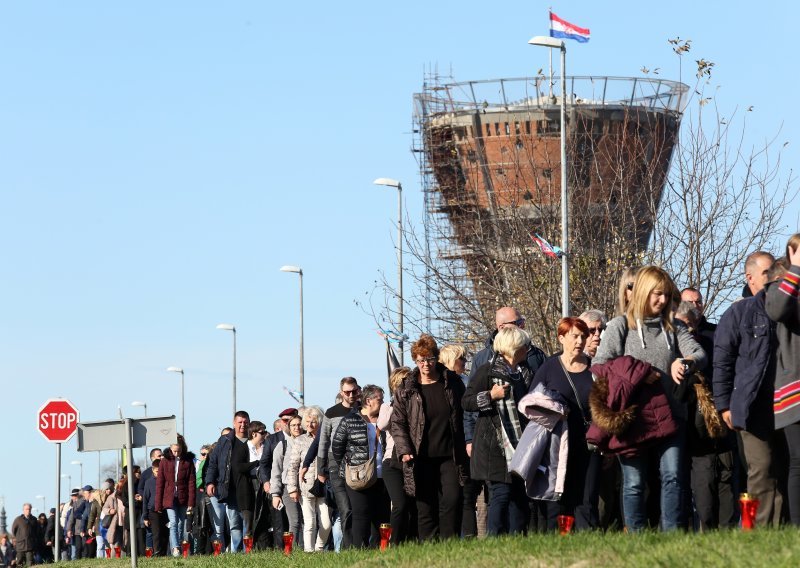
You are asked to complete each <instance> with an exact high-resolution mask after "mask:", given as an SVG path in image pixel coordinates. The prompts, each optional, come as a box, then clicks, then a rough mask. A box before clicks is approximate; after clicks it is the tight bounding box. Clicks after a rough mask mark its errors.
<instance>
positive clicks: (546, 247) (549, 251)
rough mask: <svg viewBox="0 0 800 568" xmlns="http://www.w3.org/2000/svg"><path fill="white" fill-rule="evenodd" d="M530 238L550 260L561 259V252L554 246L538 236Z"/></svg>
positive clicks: (562, 252)
mask: <svg viewBox="0 0 800 568" xmlns="http://www.w3.org/2000/svg"><path fill="white" fill-rule="evenodd" d="M531 238H532V239H533V242H535V243H536V244H537V245H539V248H540V249H542V252H543V253H544V254H545V256H549V257H550V258H561V257H562V256H564V251H563V250H561V249H560V248H558V247H557V246H555V245H551V244H550V243H548V242H547V241H546V240H544V239H543V238H542V237H541V236H539V235H538V234H536V235H531Z"/></svg>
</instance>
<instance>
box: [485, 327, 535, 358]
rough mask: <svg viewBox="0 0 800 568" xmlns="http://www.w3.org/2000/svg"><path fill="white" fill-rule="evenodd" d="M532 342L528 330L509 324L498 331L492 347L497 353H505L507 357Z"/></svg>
mask: <svg viewBox="0 0 800 568" xmlns="http://www.w3.org/2000/svg"><path fill="white" fill-rule="evenodd" d="M530 342H531V337H530V336H529V335H528V332H526V331H525V330H524V329H520V328H518V327H516V326H509V327H506V328H503V329H501V330H500V331H498V332H497V336H496V337H495V338H494V343H492V348H493V349H494V352H495V353H499V354H500V355H505V356H506V357H513V356H514V353H516V352H517V351H518V350H519V349H521V348H522V347H524V346H526V345H528V344H529V343H530Z"/></svg>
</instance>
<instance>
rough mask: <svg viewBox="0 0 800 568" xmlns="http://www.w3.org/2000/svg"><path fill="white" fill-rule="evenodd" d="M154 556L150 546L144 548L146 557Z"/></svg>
mask: <svg viewBox="0 0 800 568" xmlns="http://www.w3.org/2000/svg"><path fill="white" fill-rule="evenodd" d="M152 556H153V549H152V548H150V547H149V546H148V547H147V548H145V549H144V557H145V558H151V557H152Z"/></svg>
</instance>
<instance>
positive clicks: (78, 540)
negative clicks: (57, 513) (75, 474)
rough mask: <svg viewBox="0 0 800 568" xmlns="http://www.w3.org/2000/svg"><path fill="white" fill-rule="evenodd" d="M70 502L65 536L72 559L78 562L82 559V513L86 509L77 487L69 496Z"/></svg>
mask: <svg viewBox="0 0 800 568" xmlns="http://www.w3.org/2000/svg"><path fill="white" fill-rule="evenodd" d="M70 499H71V500H72V504H71V510H70V513H69V519H68V520H67V528H66V534H67V539H69V540H68V542H69V545H70V549H71V553H72V559H73V560H78V559H80V558H82V557H83V537H82V536H81V532H82V531H83V513H84V511H85V509H86V504H87V501H86V499H84V497H83V494H82V492H81V490H80V489H78V488H77V487H76V488H75V489H73V490H72V493H71V495H70Z"/></svg>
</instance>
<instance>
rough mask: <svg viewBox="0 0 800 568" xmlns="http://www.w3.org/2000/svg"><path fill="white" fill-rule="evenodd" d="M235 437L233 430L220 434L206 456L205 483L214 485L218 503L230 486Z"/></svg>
mask: <svg viewBox="0 0 800 568" xmlns="http://www.w3.org/2000/svg"><path fill="white" fill-rule="evenodd" d="M270 437H271V436H270ZM235 438H236V434H235V433H234V432H233V431H231V432H228V433H227V434H225V435H224V436H220V437H219V440H217V445H216V446H214V451H213V452H211V455H210V456H208V457H207V458H206V459H207V460H208V469H207V471H206V485H214V487H215V488H216V493H215V495H216V497H217V499H218V500H219V502H220V503H224V502H225V501H227V499H228V491H229V489H230V488H231V478H232V476H231V451H232V450H233V442H234V440H235ZM237 441H238V440H237ZM262 455H263V454H262ZM267 476H269V472H268V473H267Z"/></svg>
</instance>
